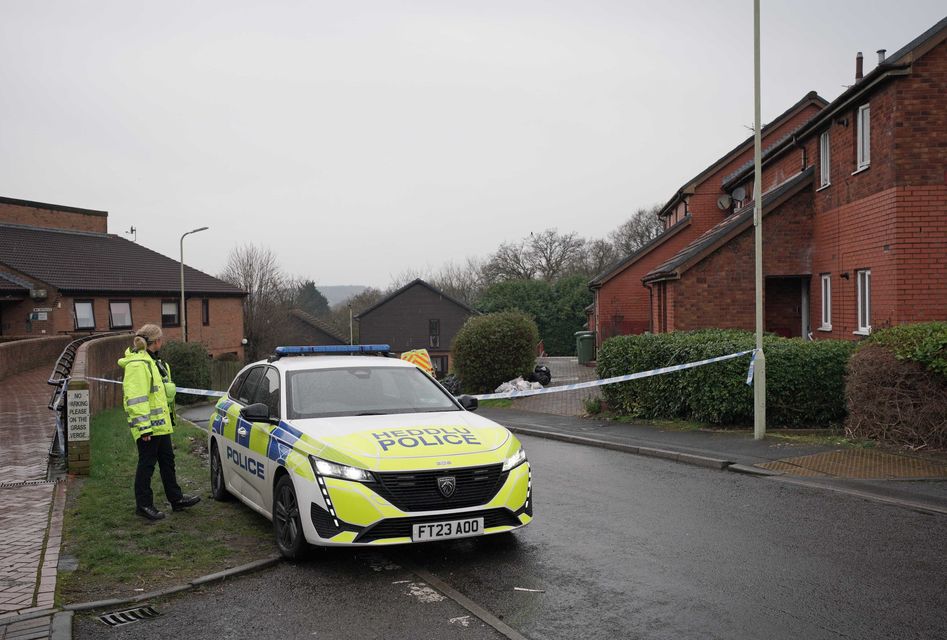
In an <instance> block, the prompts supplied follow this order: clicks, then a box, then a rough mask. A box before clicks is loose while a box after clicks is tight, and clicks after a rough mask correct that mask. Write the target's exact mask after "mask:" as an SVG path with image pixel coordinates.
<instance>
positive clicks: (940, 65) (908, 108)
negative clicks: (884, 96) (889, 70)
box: [872, 41, 947, 185]
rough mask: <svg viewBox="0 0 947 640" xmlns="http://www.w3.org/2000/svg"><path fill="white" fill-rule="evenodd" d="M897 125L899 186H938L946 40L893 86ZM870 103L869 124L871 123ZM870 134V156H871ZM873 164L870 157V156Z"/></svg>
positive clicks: (945, 134)
mask: <svg viewBox="0 0 947 640" xmlns="http://www.w3.org/2000/svg"><path fill="white" fill-rule="evenodd" d="M891 90H892V91H893V92H894V94H895V96H896V98H895V100H896V109H897V124H896V127H895V135H894V159H895V169H894V170H895V176H896V180H897V184H899V185H942V184H944V182H945V179H947V176H945V172H947V109H945V108H944V96H947V41H945V42H942V43H940V44H939V45H938V46H936V47H935V48H934V49H932V50H930V51H929V52H927V53H926V54H925V55H924V56H922V57H921V58H920V60H918V61H916V62H915V63H914V65H913V67H912V72H911V74H910V75H909V76H906V77H904V78H900V79H898V80H896V81H895V82H894V83H893V87H892V89H891ZM874 108H875V107H874V102H872V124H874ZM874 144H875V140H874V134H872V153H873V154H874ZM872 161H873V162H874V155H872Z"/></svg>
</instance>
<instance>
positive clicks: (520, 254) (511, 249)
mask: <svg viewBox="0 0 947 640" xmlns="http://www.w3.org/2000/svg"><path fill="white" fill-rule="evenodd" d="M484 275H485V277H486V279H487V281H488V282H490V283H493V282H503V281H505V280H530V279H532V277H533V276H534V275H536V264H535V262H534V261H533V257H532V255H531V254H530V249H529V246H528V245H527V241H526V240H525V239H523V240H517V241H515V242H504V243H502V244H501V245H500V247H499V248H498V249H497V250H496V253H494V254H493V255H492V256H490V259H489V260H488V261H487V264H486V267H485V268H484Z"/></svg>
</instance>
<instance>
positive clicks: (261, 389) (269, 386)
mask: <svg viewBox="0 0 947 640" xmlns="http://www.w3.org/2000/svg"><path fill="white" fill-rule="evenodd" d="M279 391H280V387H279V372H278V371H277V370H276V369H274V368H273V367H267V368H266V373H265V374H264V375H263V379H262V380H261V381H260V384H259V385H258V386H257V388H256V393H255V394H254V397H253V402H262V403H263V404H265V405H266V406H268V407H269V408H270V417H271V418H279V413H280V402H279Z"/></svg>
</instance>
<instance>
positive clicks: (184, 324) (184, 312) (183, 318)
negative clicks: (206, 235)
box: [181, 227, 210, 342]
mask: <svg viewBox="0 0 947 640" xmlns="http://www.w3.org/2000/svg"><path fill="white" fill-rule="evenodd" d="M209 228H210V227H201V228H200V229H192V230H191V231H188V232H187V233H185V234H184V235H182V236H181V339H182V340H183V341H184V342H187V302H186V301H185V299H184V238H185V236H189V235H191V234H192V233H197V232H199V231H207V229H209Z"/></svg>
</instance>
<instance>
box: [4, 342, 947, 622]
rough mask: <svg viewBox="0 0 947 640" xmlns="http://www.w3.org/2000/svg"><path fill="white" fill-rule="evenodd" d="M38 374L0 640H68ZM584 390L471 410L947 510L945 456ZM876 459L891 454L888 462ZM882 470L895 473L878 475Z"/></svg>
mask: <svg viewBox="0 0 947 640" xmlns="http://www.w3.org/2000/svg"><path fill="white" fill-rule="evenodd" d="M541 361H542V362H543V363H544V364H546V365H547V366H549V367H550V369H551V370H552V373H553V383H552V384H553V385H557V384H570V383H573V382H581V381H585V380H591V379H595V370H594V369H593V368H591V367H584V366H579V365H578V364H577V363H576V362H575V358H544V359H542V360H541ZM48 371H49V367H48V366H46V367H42V368H39V369H35V370H33V371H29V372H26V373H23V374H20V375H17V376H14V377H12V378H9V379H7V380H4V381H0V399H2V405H0V421H2V422H0V424H2V425H3V427H2V428H3V438H4V445H5V447H4V449H5V456H4V458H3V469H2V476H0V477H2V478H3V483H2V484H0V536H2V537H3V539H4V540H5V544H4V545H3V546H2V547H0V640H6V639H8V638H10V639H12V638H45V637H49V636H50V634H54V635H56V634H57V633H59V634H62V633H65V637H68V633H69V627H70V626H71V618H65V617H64V613H57V611H56V610H55V609H54V608H53V606H54V592H55V585H56V576H57V565H58V559H59V548H60V542H61V535H62V513H63V508H64V502H65V485H64V484H61V483H56V482H51V481H48V480H47V478H46V474H47V471H46V467H47V454H48V451H49V448H50V446H51V443H52V434H53V431H54V429H55V419H54V416H53V414H52V412H51V411H49V410H48V409H47V406H46V405H47V402H48V400H49V394H50V387H49V386H48V385H47V384H46V378H47V376H48ZM595 391H596V390H592V393H595ZM589 395H591V394H590V391H589V390H580V391H576V392H564V393H557V394H548V395H542V396H536V397H530V398H522V399H517V400H516V401H514V403H513V406H512V408H510V409H495V408H486V407H485V408H481V409H480V410H479V413H481V414H482V415H484V416H486V417H489V418H491V419H493V420H495V421H497V422H499V423H500V424H503V425H505V426H507V427H509V428H511V429H512V430H514V431H516V432H519V433H521V434H525V435H530V436H538V437H542V438H546V439H552V440H560V441H565V442H571V443H573V444H580V445H591V446H595V447H599V448H606V449H615V450H619V451H624V452H628V453H635V454H638V455H643V456H650V457H655V458H665V459H668V460H673V461H676V462H683V463H688V464H694V465H698V466H703V467H708V468H712V469H720V470H727V471H736V472H741V473H750V474H753V475H759V476H763V478H762V480H766V481H778V482H786V483H791V484H797V485H805V486H808V487H813V488H818V489H823V490H829V491H835V492H839V493H845V494H849V495H854V496H858V497H861V498H865V499H868V500H872V501H875V502H883V503H888V504H892V505H896V506H900V507H906V508H909V509H912V510H915V511H921V512H925V513H937V514H947V482H945V481H944V480H945V479H947V456H936V455H935V456H927V457H921V456H913V455H908V454H900V453H897V452H893V453H889V452H864V451H860V450H847V449H844V448H840V447H832V446H826V445H821V444H809V443H801V442H793V441H787V440H785V439H781V438H775V437H767V438H766V439H764V440H754V439H753V437H752V433H751V432H748V431H715V430H684V431H682V430H677V429H662V428H660V427H655V426H651V425H646V424H625V423H619V422H614V421H607V420H600V419H594V418H589V417H581V416H582V415H583V414H584V413H585V406H584V403H583V399H584V398H586V397H589ZM211 411H212V405H210V404H201V405H196V406H192V407H188V408H187V409H183V410H181V414H182V415H183V416H184V417H186V418H188V419H190V420H192V421H194V422H196V423H197V424H199V425H201V426H205V425H206V421H207V416H208V415H209V414H210V413H211ZM848 451H854V453H848ZM885 456H890V457H893V458H896V459H895V460H893V462H892V461H891V460H889V459H888V458H886V457H885ZM891 469H898V470H899V471H897V472H892V473H890V474H889V473H888V472H889V470H891ZM840 470H844V471H840ZM886 474H887V475H886ZM57 629H58V632H57Z"/></svg>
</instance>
